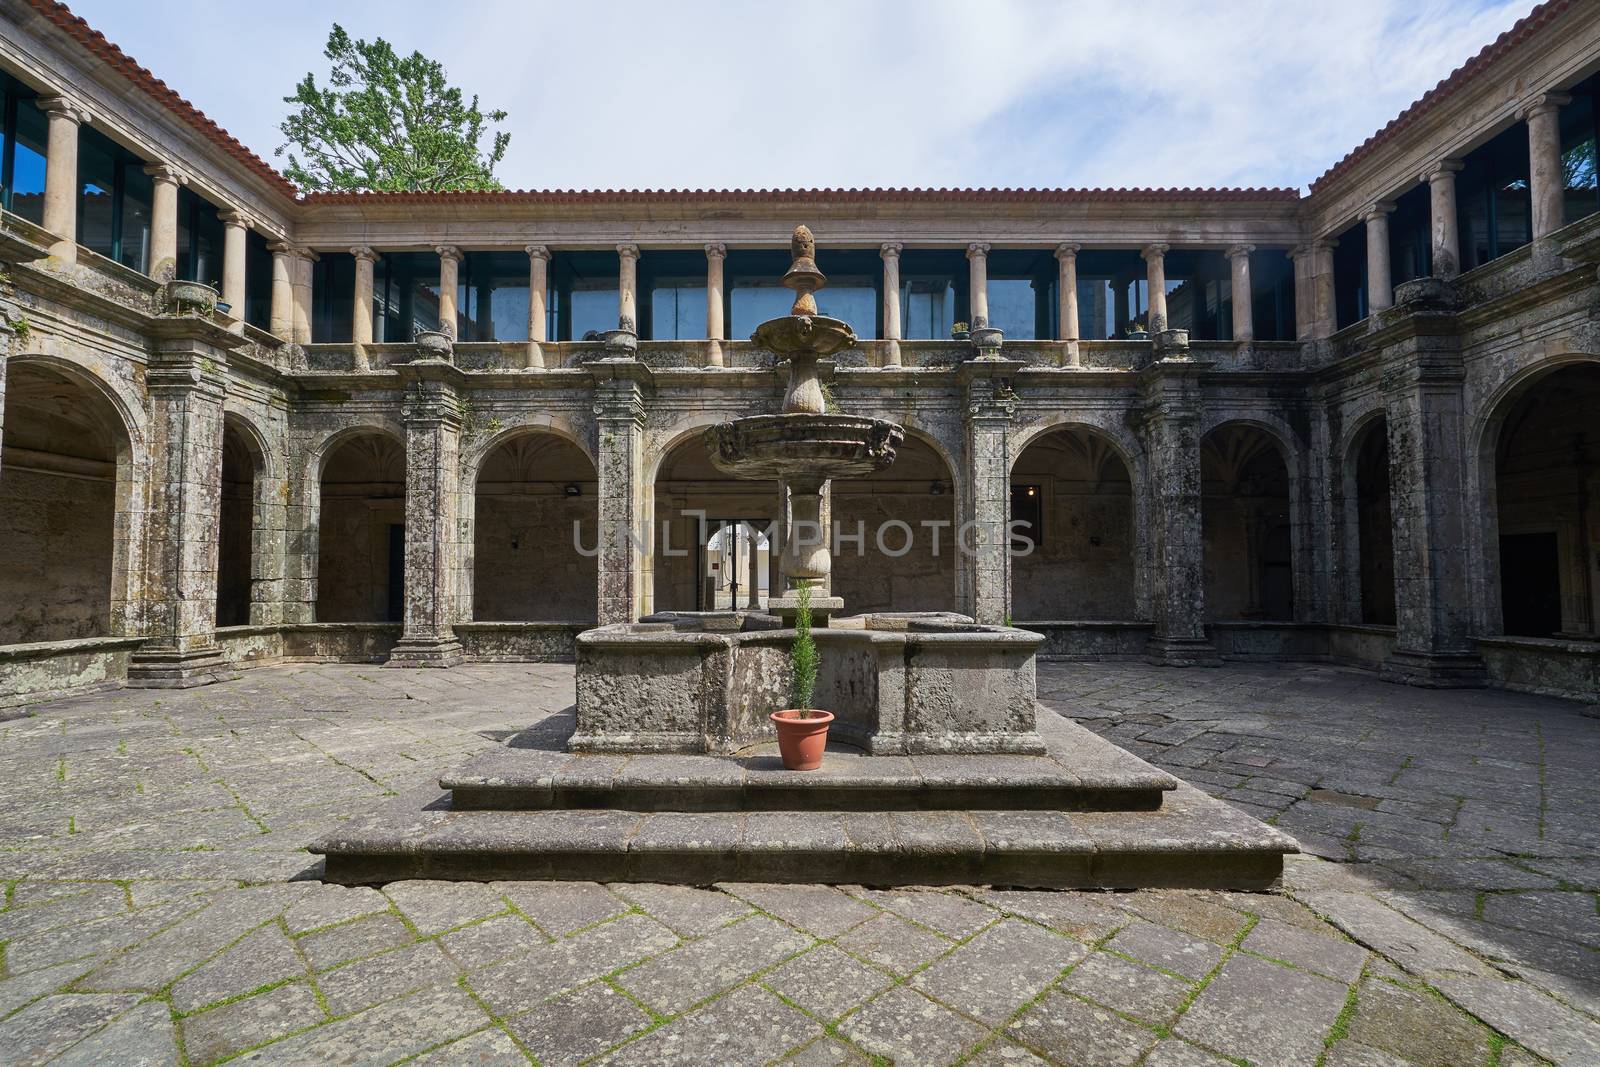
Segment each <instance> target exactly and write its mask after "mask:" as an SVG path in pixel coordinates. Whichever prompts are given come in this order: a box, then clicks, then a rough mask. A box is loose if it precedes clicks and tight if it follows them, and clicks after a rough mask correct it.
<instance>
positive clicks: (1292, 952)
mask: <svg viewBox="0 0 1600 1067" xmlns="http://www.w3.org/2000/svg"><path fill="white" fill-rule="evenodd" d="M1240 947H1241V948H1243V949H1245V950H1246V951H1249V952H1254V953H1256V954H1257V955H1259V956H1269V957H1271V958H1272V959H1275V960H1282V961H1283V962H1284V963H1292V964H1294V965H1295V966H1296V967H1304V968H1305V969H1306V970H1308V971H1315V972H1316V973H1318V974H1320V975H1322V976H1324V977H1326V978H1333V979H1336V980H1338V981H1340V982H1343V983H1345V984H1346V985H1349V984H1350V983H1351V982H1354V981H1355V980H1356V979H1357V978H1359V977H1360V976H1361V966H1362V964H1363V963H1365V962H1366V959H1367V950H1366V949H1364V948H1362V947H1361V946H1360V945H1354V944H1351V943H1350V942H1349V941H1341V940H1339V939H1337V938H1334V937H1329V936H1327V934H1323V933H1315V934H1314V933H1310V932H1308V931H1306V930H1304V929H1302V928H1300V927H1298V926H1290V925H1288V924H1287V923H1281V922H1278V921H1277V920H1276V919H1262V920H1261V921H1260V922H1258V923H1257V924H1256V925H1255V926H1254V927H1252V928H1251V930H1250V933H1249V934H1248V935H1247V936H1246V937H1245V939H1244V942H1243V943H1242V944H1241V945H1240Z"/></svg>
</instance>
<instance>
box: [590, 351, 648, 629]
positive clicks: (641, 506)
mask: <svg viewBox="0 0 1600 1067" xmlns="http://www.w3.org/2000/svg"><path fill="white" fill-rule="evenodd" d="M588 367H589V372H590V373H591V374H593V375H594V378H595V384H594V389H595V398H594V410H595V422H596V430H597V436H598V439H599V448H598V459H599V462H598V464H597V466H598V477H599V483H600V484H599V493H598V496H599V500H598V507H599V516H600V530H599V538H600V545H599V549H600V559H599V564H600V566H599V571H600V589H599V619H600V625H602V626H606V625H609V624H611V623H616V622H633V621H634V620H636V619H637V618H638V617H639V612H640V607H641V605H642V603H643V596H644V592H645V590H644V575H645V572H646V561H645V559H644V550H645V546H646V545H647V544H648V543H649V538H650V536H651V531H650V530H649V529H647V528H646V525H645V524H646V523H647V522H648V520H649V516H648V515H647V513H646V508H645V489H646V486H645V472H644V425H645V404H644V393H643V390H642V389H641V388H640V387H641V385H642V384H643V383H645V382H647V381H648V380H649V369H648V368H646V367H645V366H644V364H642V363H640V362H638V361H637V360H632V359H604V360H596V361H594V362H592V363H590V364H589V365H588Z"/></svg>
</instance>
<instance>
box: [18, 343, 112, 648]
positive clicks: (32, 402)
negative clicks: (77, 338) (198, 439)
mask: <svg viewBox="0 0 1600 1067" xmlns="http://www.w3.org/2000/svg"><path fill="white" fill-rule="evenodd" d="M130 463H131V456H130V447H129V441H128V436H127V431H126V428H125V427H124V425H123V422H122V419H121V417H120V416H119V415H118V413H117V411H116V409H115V408H114V407H113V406H112V405H111V403H110V402H109V401H108V400H106V398H105V397H104V396H103V395H101V394H99V393H98V392H96V391H95V390H93V389H91V388H88V387H86V386H85V385H84V384H82V383H81V382H79V381H77V380H76V379H75V378H74V377H73V376H72V375H71V374H70V373H69V372H67V371H65V370H62V369H60V368H57V367H55V366H53V365H51V364H48V363H43V362H32V361H27V360H13V361H12V362H11V365H10V368H9V373H8V380H7V382H6V410H5V424H4V437H3V452H0V644H12V643H17V642H25V641H61V640H68V639H71V638H79V637H102V636H107V635H110V634H112V633H113V632H114V631H115V628H114V623H113V611H112V604H113V600H114V599H115V597H116V589H115V585H116V583H117V581H118V573H119V566H118V562H117V556H118V551H119V546H118V540H117V532H116V531H117V525H118V524H117V516H118V514H119V513H120V512H125V511H127V510H128V507H129V504H128V493H129V483H130V481H131V473H130ZM125 567H126V563H125V562H124V563H123V573H125Z"/></svg>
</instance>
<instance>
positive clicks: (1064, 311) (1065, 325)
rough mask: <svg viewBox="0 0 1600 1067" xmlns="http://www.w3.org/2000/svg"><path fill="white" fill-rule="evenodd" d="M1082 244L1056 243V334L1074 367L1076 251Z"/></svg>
mask: <svg viewBox="0 0 1600 1067" xmlns="http://www.w3.org/2000/svg"><path fill="white" fill-rule="evenodd" d="M1082 248H1083V246H1082V245H1076V244H1070V243H1063V244H1058V245H1056V264H1057V272H1058V273H1057V277H1056V289H1057V290H1058V292H1057V293H1056V318H1057V320H1058V321H1057V323H1056V334H1057V335H1058V336H1059V338H1060V339H1061V340H1063V341H1066V342H1067V358H1066V363H1067V365H1068V366H1071V367H1076V366H1077V365H1078V363H1079V358H1078V252H1079V251H1080V250H1081V249H1082Z"/></svg>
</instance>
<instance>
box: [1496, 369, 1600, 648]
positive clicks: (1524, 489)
mask: <svg viewBox="0 0 1600 1067" xmlns="http://www.w3.org/2000/svg"><path fill="white" fill-rule="evenodd" d="M1597 404H1600V365H1597V364H1594V363H1581V364H1574V365H1571V366H1566V367H1562V368H1560V369H1558V370H1555V371H1552V372H1550V373H1549V374H1547V375H1545V376H1544V377H1542V378H1540V379H1538V380H1537V381H1535V382H1534V383H1533V384H1532V385H1530V386H1528V387H1527V388H1526V389H1524V390H1522V391H1521V392H1520V393H1518V394H1516V395H1514V396H1512V397H1510V398H1508V399H1507V400H1506V401H1504V402H1503V406H1504V412H1503V414H1501V413H1497V415H1499V416H1500V432H1499V437H1498V440H1497V441H1496V442H1495V453H1494V460H1495V462H1494V475H1495V503H1496V517H1497V520H1498V531H1497V533H1498V541H1499V545H1498V547H1499V556H1500V607H1501V614H1502V620H1503V625H1504V629H1505V632H1506V633H1507V634H1511V635H1514V636H1522V637H1551V636H1553V635H1556V634H1561V635H1563V636H1586V637H1592V636H1594V635H1595V622H1594V620H1595V614H1596V587H1597V586H1600V573H1597V568H1596V559H1595V556H1596V552H1595V546H1596V543H1597V542H1600V506H1597V502H1600V431H1597V430H1596V429H1595V426H1594V412H1595V410H1596V405H1597Z"/></svg>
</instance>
